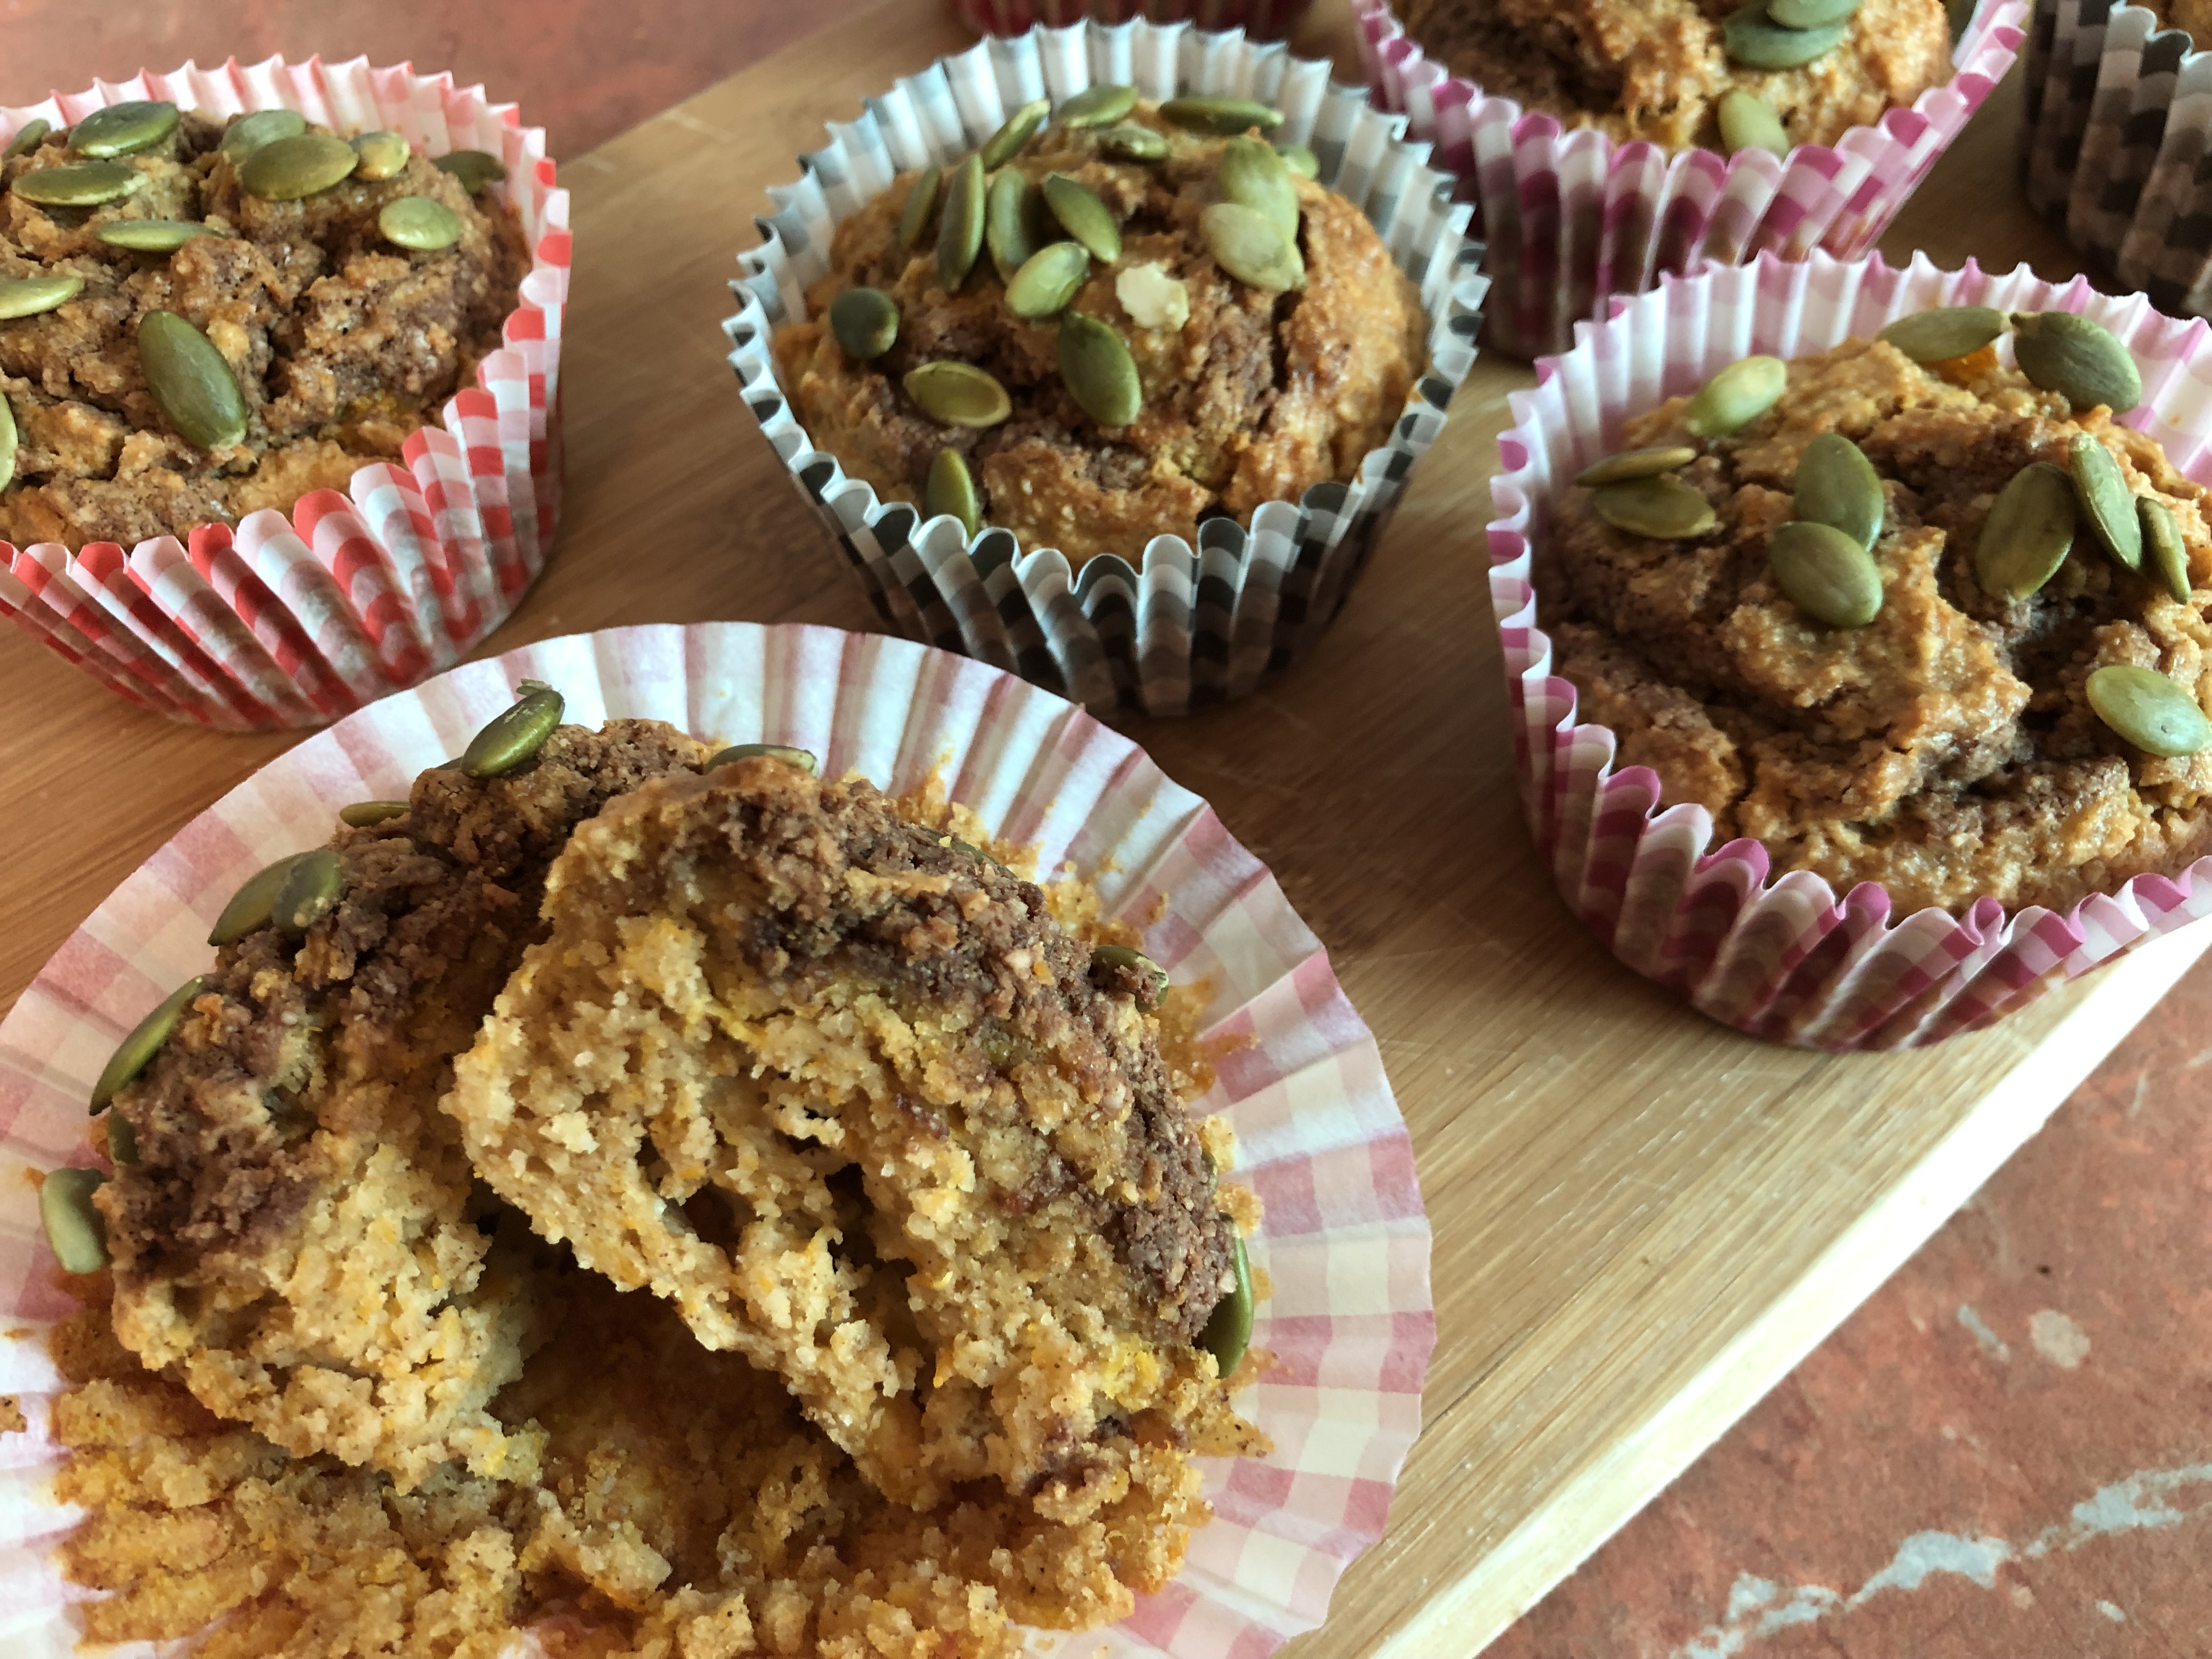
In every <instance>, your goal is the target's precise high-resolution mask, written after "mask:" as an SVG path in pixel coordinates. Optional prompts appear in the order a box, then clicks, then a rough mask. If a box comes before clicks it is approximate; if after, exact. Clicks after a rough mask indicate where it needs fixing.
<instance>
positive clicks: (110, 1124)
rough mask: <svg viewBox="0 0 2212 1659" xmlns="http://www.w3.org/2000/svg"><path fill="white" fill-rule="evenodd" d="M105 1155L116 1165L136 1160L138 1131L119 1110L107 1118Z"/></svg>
mask: <svg viewBox="0 0 2212 1659" xmlns="http://www.w3.org/2000/svg"><path fill="white" fill-rule="evenodd" d="M107 1156H108V1157H109V1158H112V1159H113V1160H114V1161H115V1163H116V1164H118V1165H126V1164H136V1163H137V1161H138V1132H137V1130H136V1129H134V1128H132V1127H131V1120H130V1119H129V1118H127V1117H125V1116H124V1115H123V1114H122V1113H120V1112H118V1113H116V1114H115V1115H114V1116H112V1117H111V1118H109V1119H108V1120H107Z"/></svg>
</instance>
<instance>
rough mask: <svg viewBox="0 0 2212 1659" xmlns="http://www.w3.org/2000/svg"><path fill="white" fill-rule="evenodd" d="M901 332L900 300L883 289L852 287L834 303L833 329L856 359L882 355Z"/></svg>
mask: <svg viewBox="0 0 2212 1659" xmlns="http://www.w3.org/2000/svg"><path fill="white" fill-rule="evenodd" d="M898 331H899V308H898V302H897V301H895V300H893V299H892V298H891V296H890V295H888V294H886V293H884V291H883V290H882V289H879V288H848V289H846V290H845V291H844V292H843V293H842V294H841V295H838V296H837V297H836V299H834V300H832V301H830V302H829V332H830V334H831V335H832V336H833V337H835V338H836V342H837V344H838V347H839V349H841V350H842V351H843V352H844V354H845V355H846V356H848V357H850V358H852V359H853V360H854V362H867V361H868V360H869V359H870V358H871V357H880V356H883V355H884V353H885V352H886V351H889V350H890V349H891V346H892V344H893V343H895V342H896V340H897V339H898Z"/></svg>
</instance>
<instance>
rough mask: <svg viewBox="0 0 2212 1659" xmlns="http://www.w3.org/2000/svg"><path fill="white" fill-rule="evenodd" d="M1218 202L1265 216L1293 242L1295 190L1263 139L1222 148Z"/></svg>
mask: <svg viewBox="0 0 2212 1659" xmlns="http://www.w3.org/2000/svg"><path fill="white" fill-rule="evenodd" d="M1218 170H1219V179H1220V185H1221V198H1222V200H1224V201H1225V202H1237V203H1240V204H1243V206H1245V207H1248V208H1250V209H1251V210H1253V211H1254V212H1255V213H1260V214H1264V215H1265V216H1267V219H1268V221H1269V222H1272V223H1273V225H1274V227H1275V228H1276V229H1278V230H1279V231H1281V232H1282V233H1283V234H1284V235H1285V236H1286V237H1288V238H1290V239H1291V240H1292V241H1296V240H1297V234H1298V186H1297V180H1296V179H1293V178H1292V177H1291V170H1290V168H1288V167H1285V166H1284V165H1283V158H1282V157H1281V156H1279V155H1276V154H1275V148H1274V146H1273V144H1270V143H1268V142H1267V140H1266V139H1264V138H1231V140H1230V141H1229V142H1228V143H1226V144H1225V145H1223V146H1222V149H1221V161H1220V163H1219V169H1218Z"/></svg>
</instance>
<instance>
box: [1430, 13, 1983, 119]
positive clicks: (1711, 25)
mask: <svg viewBox="0 0 2212 1659" xmlns="http://www.w3.org/2000/svg"><path fill="white" fill-rule="evenodd" d="M1391 6H1392V9H1393V10H1395V12H1396V14H1397V15H1398V17H1399V19H1400V21H1402V22H1403V23H1404V25H1405V27H1406V31H1407V33H1409V34H1410V35H1412V36H1413V39H1414V40H1416V41H1418V42H1419V44H1420V46H1421V49H1422V50H1423V51H1424V52H1426V53H1427V54H1428V55H1429V57H1430V58H1433V59H1434V60H1436V61H1437V63H1439V64H1443V67H1444V68H1445V69H1447V70H1449V71H1450V72H1451V73H1452V74H1454V75H1456V76H1462V77H1463V78H1465V79H1467V80H1469V81H1472V82H1475V83H1476V84H1477V85H1478V86H1480V87H1481V88H1482V89H1483V90H1484V91H1485V92H1486V93H1489V94H1493V95H1495V96H1498V97H1504V98H1510V99H1512V100H1515V101H1516V102H1517V103H1520V104H1522V105H1523V106H1526V107H1527V108H1529V109H1532V110H1543V111H1546V112H1548V113H1550V114H1553V115H1555V116H1557V117H1558V118H1559V119H1560V120H1562V121H1564V122H1565V123H1566V124H1567V125H1570V126H1578V127H1598V128H1601V129H1602V130H1603V131H1606V132H1607V133H1609V134H1611V135H1612V136H1613V137H1615V138H1621V139H1632V138H1634V139H1648V140H1650V142H1652V143H1658V144H1664V145H1666V146H1667V147H1668V149H1689V148H1691V147H1692V146H1702V147H1704V148H1705V149H1722V150H1728V151H1731V152H1733V151H1734V150H1735V149H1740V148H1742V147H1743V146H1744V145H1745V144H1746V143H1761V142H1762V140H1761V139H1759V138H1758V137H1751V136H1749V134H1750V131H1751V128H1752V123H1753V122H1755V121H1756V112H1751V113H1750V114H1749V116H1748V117H1747V114H1746V113H1745V106H1741V100H1738V108H1737V109H1736V110H1735V111H1733V112H1731V119H1730V122H1729V127H1728V129H1727V131H1723V123H1722V111H1723V100H1724V99H1725V98H1727V96H1728V94H1730V93H1737V92H1740V93H1743V94H1748V96H1749V97H1750V98H1752V99H1755V100H1758V103H1759V105H1761V106H1764V107H1765V112H1766V113H1767V115H1768V116H1769V117H1771V118H1778V119H1779V121H1780V124H1781V125H1780V131H1779V133H1778V134H1776V133H1774V132H1773V131H1772V130H1771V128H1770V129H1766V131H1767V132H1768V135H1769V137H1770V138H1772V137H1781V138H1784V139H1786V142H1787V143H1788V144H1832V143H1835V142H1836V141H1837V140H1838V138H1840V137H1843V136H1844V133H1846V132H1848V131H1850V129H1851V128H1853V127H1856V126H1864V125H1869V123H1871V122H1874V121H1875V120H1878V119H1880V118H1881V114H1882V112H1883V111H1885V110H1887V109H1892V108H1894V107H1896V106H1899V105H1904V104H1910V103H1911V101H1912V100H1914V99H1916V98H1917V97H1918V96H1919V95H1920V94H1922V93H1923V92H1925V91H1926V90H1927V89H1928V88H1929V87H1932V86H1938V85H1941V84H1942V82H1945V81H1947V80H1948V79H1949V78H1950V75H1951V26H1950V22H1949V19H1948V16H1947V15H1946V11H1945V7H1944V0H1862V3H1859V4H1857V6H1856V7H1854V6H1853V5H1852V4H1851V0H1753V3H1752V4H1750V5H1748V6H1747V5H1744V4H1743V3H1741V0H1391ZM1838 14H1840V15H1841V18H1840V21H1835V22H1826V21H1823V22H1820V23H1819V24H1817V25H1816V26H1815V27H1808V28H1791V27H1787V26H1786V25H1787V24H1788V23H1789V22H1790V21H1795V20H1798V19H1805V20H1812V19H1822V20H1825V19H1826V18H1829V17H1831V16H1832V15H1838ZM1740 124H1741V125H1740Z"/></svg>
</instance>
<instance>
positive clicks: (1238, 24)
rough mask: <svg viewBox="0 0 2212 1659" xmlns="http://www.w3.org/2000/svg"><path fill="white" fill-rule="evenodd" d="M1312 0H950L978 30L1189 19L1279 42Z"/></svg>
mask: <svg viewBox="0 0 2212 1659" xmlns="http://www.w3.org/2000/svg"><path fill="white" fill-rule="evenodd" d="M1312 4H1313V0H951V9H952V15H953V16H955V17H956V18H957V19H959V21H961V22H963V23H964V24H966V25H967V26H968V27H969V28H971V29H973V30H974V31H975V33H978V34H996V35H1015V34H1027V33H1029V32H1030V30H1031V29H1032V28H1035V27H1037V26H1038V25H1040V24H1042V26H1043V27H1046V28H1050V29H1057V28H1066V27H1067V26H1068V25H1070V24H1071V23H1080V22H1082V21H1085V19H1086V18H1087V19H1089V20H1090V21H1092V22H1095V23H1127V22H1131V21H1134V20H1135V19H1137V18H1139V17H1142V18H1145V19H1146V20H1147V21H1151V22H1154V23H1190V24H1194V25H1195V26H1196V27H1199V28H1201V29H1206V30H1208V31H1218V30H1221V29H1242V30H1243V31H1244V33H1245V36H1246V37H1247V38H1248V39H1249V40H1281V39H1282V38H1283V37H1284V36H1285V35H1286V34H1288V33H1290V32H1291V29H1292V28H1293V27H1295V26H1296V25H1297V21H1298V19H1300V18H1301V17H1303V16H1304V15H1306V12H1307V11H1308V9H1310V7H1311V6H1312Z"/></svg>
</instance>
